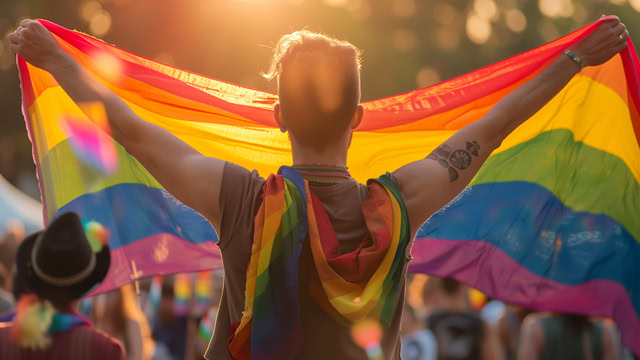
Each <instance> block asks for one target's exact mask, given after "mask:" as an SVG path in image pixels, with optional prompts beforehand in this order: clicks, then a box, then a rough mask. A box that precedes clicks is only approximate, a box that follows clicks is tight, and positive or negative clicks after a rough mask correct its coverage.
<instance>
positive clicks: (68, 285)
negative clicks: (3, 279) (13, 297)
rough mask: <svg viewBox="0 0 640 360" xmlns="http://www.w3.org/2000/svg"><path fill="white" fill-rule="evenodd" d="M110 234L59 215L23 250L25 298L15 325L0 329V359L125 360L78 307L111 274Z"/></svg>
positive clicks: (119, 347)
mask: <svg viewBox="0 0 640 360" xmlns="http://www.w3.org/2000/svg"><path fill="white" fill-rule="evenodd" d="M110 260H111V258H110V252H109V247H108V246H107V232H106V231H105V230H104V228H102V227H101V226H100V225H99V224H98V223H96V222H88V223H85V224H83V221H82V220H81V219H80V218H79V217H78V216H77V215H76V214H74V213H70V212H69V213H64V214H62V215H60V216H58V217H57V218H56V219H55V220H54V221H53V222H52V223H51V224H50V225H49V227H47V228H46V229H45V230H43V231H39V232H36V233H34V234H32V235H30V236H28V237H27V238H26V239H25V240H24V241H23V242H22V243H21V244H20V247H19V248H18V252H17V255H16V266H17V269H18V276H19V278H20V280H21V281H22V282H23V283H24V284H25V285H26V287H28V289H29V290H30V291H31V292H32V294H27V295H23V296H22V297H21V298H20V301H19V303H18V311H17V314H16V318H15V320H14V322H13V323H10V324H9V325H5V326H0V359H27V358H28V359H48V360H56V359H70V360H72V359H124V358H125V356H124V350H123V347H122V344H121V343H120V342H118V341H117V340H115V339H113V338H111V337H109V336H108V335H107V334H105V333H103V332H101V331H99V330H96V329H93V328H91V327H90V325H89V323H88V321H87V320H86V319H84V318H83V317H81V316H79V315H78V314H77V313H76V312H75V311H74V310H73V308H74V304H76V303H77V300H78V299H80V298H81V297H82V296H83V295H85V294H86V293H88V292H90V291H91V290H92V289H94V288H95V287H96V286H97V285H98V284H100V282H101V281H102V280H103V279H104V278H105V276H106V275H107V272H108V271H109V264H110Z"/></svg>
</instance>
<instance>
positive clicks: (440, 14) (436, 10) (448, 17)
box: [433, 2, 459, 25]
mask: <svg viewBox="0 0 640 360" xmlns="http://www.w3.org/2000/svg"><path fill="white" fill-rule="evenodd" d="M458 16H459V11H458V9H456V8H455V7H453V6H451V5H449V4H447V3H446V2H439V3H437V4H436V5H435V6H434V7H433V17H434V19H435V20H436V22H438V23H440V24H442V25H453V24H454V23H455V22H456V20H457V18H458Z"/></svg>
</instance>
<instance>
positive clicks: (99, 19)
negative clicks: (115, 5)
mask: <svg viewBox="0 0 640 360" xmlns="http://www.w3.org/2000/svg"><path fill="white" fill-rule="evenodd" d="M110 29H111V15H109V13H108V12H106V11H104V10H101V11H99V12H97V13H95V14H94V15H93V16H92V17H91V20H90V21H89V31H90V32H91V33H92V34H93V35H95V36H104V35H106V34H107V33H108V32H109V30H110Z"/></svg>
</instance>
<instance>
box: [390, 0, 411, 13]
mask: <svg viewBox="0 0 640 360" xmlns="http://www.w3.org/2000/svg"><path fill="white" fill-rule="evenodd" d="M391 8H392V9H393V12H394V13H395V14H396V15H397V16H400V17H409V16H412V15H413V14H415V12H416V2H415V0H393V1H392V2H391Z"/></svg>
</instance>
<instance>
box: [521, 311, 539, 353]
mask: <svg viewBox="0 0 640 360" xmlns="http://www.w3.org/2000/svg"><path fill="white" fill-rule="evenodd" d="M543 342H544V333H543V330H542V324H541V320H540V317H539V315H538V314H530V315H527V317H525V318H524V321H523V322H522V326H521V328H520V339H519V341H518V360H538V359H540V353H541V350H542V347H543V346H544V344H543Z"/></svg>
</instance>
